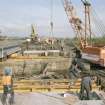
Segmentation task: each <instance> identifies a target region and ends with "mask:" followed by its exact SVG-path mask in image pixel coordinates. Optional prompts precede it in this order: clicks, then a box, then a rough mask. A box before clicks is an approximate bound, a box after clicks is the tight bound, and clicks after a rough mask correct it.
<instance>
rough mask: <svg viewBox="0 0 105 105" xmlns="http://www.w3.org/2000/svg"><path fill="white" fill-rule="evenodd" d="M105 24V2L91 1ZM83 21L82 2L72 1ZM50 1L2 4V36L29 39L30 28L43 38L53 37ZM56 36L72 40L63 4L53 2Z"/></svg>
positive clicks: (11, 0)
mask: <svg viewBox="0 0 105 105" xmlns="http://www.w3.org/2000/svg"><path fill="white" fill-rule="evenodd" d="M90 1H91V2H92V5H93V7H94V8H95V10H96V12H97V13H98V15H99V16H100V15H101V19H102V20H103V23H104V20H105V19H104V18H105V15H104V14H105V12H104V11H105V7H104V5H105V0H90ZM72 2H73V4H74V6H75V7H76V9H77V13H78V15H79V16H80V17H82V18H83V14H82V13H83V12H84V10H83V5H82V3H81V0H72ZM50 8H51V0H0V30H1V31H2V33H1V34H2V35H12V36H16V35H17V36H28V35H30V32H31V24H34V25H35V26H36V30H37V33H38V34H39V35H41V36H43V35H45V36H50V14H51V9H50ZM53 20H54V36H57V37H73V36H74V33H73V31H72V29H71V27H70V24H69V22H68V18H67V16H66V13H65V11H64V8H63V5H62V3H61V0H53Z"/></svg>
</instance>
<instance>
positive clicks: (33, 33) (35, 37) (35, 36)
mask: <svg viewBox="0 0 105 105" xmlns="http://www.w3.org/2000/svg"><path fill="white" fill-rule="evenodd" d="M37 35H38V34H37V33H36V32H35V28H34V25H33V24H32V25H31V40H32V41H36V40H37V38H38V36H37Z"/></svg>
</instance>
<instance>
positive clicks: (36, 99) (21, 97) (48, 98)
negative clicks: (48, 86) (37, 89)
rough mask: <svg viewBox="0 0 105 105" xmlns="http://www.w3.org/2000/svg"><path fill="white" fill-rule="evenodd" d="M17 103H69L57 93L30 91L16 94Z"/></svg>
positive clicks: (59, 104) (41, 104)
mask: <svg viewBox="0 0 105 105" xmlns="http://www.w3.org/2000/svg"><path fill="white" fill-rule="evenodd" d="M15 105H67V104H66V103H64V101H63V97H61V96H59V95H57V94H54V93H53V94H52V93H48V94H44V93H28V94H16V95H15Z"/></svg>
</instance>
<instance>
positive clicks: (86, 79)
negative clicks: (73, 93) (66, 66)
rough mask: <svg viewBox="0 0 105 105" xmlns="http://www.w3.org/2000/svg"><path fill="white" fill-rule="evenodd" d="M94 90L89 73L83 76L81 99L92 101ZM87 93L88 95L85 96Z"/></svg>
mask: <svg viewBox="0 0 105 105" xmlns="http://www.w3.org/2000/svg"><path fill="white" fill-rule="evenodd" d="M91 90H92V82H91V77H90V76H89V73H86V72H85V73H83V74H82V81H81V90H80V99H81V100H83V99H84V98H85V97H86V99H87V100H89V99H90V92H91ZM85 91H86V95H85Z"/></svg>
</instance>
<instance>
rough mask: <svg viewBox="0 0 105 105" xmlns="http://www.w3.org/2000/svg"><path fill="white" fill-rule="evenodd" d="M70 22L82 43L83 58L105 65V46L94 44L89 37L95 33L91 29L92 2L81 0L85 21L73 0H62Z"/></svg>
mask: <svg viewBox="0 0 105 105" xmlns="http://www.w3.org/2000/svg"><path fill="white" fill-rule="evenodd" d="M62 2H63V6H64V9H65V12H66V14H67V17H68V20H69V23H70V24H71V27H72V29H73V30H74V32H75V35H76V37H77V39H78V41H79V43H80V48H81V52H82V58H83V59H86V60H88V61H90V62H91V63H94V64H98V65H100V66H103V67H105V48H104V47H98V46H93V45H92V41H91V43H89V42H88V40H87V39H90V40H91V37H92V35H93V33H92V30H91V18H90V17H91V16H90V10H91V3H90V2H89V1H88V0H81V2H82V3H83V5H84V8H85V22H83V21H82V20H81V19H80V18H79V17H78V16H77V14H76V9H75V7H74V6H73V4H72V2H71V0H62Z"/></svg>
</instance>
